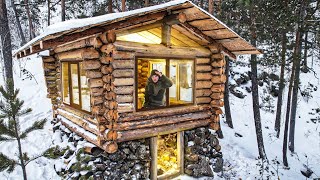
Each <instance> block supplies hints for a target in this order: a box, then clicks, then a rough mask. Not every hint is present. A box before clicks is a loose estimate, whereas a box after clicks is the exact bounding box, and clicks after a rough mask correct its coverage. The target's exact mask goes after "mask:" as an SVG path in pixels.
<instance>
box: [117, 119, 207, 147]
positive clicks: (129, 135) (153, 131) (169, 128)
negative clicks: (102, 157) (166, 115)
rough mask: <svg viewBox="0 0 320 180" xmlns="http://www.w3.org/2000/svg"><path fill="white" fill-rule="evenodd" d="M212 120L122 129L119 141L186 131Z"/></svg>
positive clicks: (205, 124)
mask: <svg viewBox="0 0 320 180" xmlns="http://www.w3.org/2000/svg"><path fill="white" fill-rule="evenodd" d="M210 122H211V120H210V119H203V120H196V121H188V122H184V123H179V124H170V125H165V126H159V127H154V128H145V129H136V130H130V131H122V132H121V131H120V132H119V136H118V139H117V142H123V141H131V140H134V139H143V138H147V137H153V136H157V135H163V134H170V133H174V132H180V131H185V130H189V129H194V128H197V127H202V126H207V125H209V123H210Z"/></svg>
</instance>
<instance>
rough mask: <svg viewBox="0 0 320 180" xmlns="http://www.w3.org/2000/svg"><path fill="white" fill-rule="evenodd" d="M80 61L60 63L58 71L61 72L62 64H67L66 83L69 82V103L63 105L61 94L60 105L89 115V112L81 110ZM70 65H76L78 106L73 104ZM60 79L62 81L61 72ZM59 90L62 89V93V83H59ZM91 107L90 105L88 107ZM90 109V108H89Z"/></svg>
mask: <svg viewBox="0 0 320 180" xmlns="http://www.w3.org/2000/svg"><path fill="white" fill-rule="evenodd" d="M81 62H82V61H61V69H60V71H61V72H62V71H63V69H62V67H63V65H62V63H67V64H68V82H69V84H68V88H69V102H70V104H67V103H65V102H64V97H63V94H62V103H63V104H64V105H66V106H70V107H72V108H74V109H77V110H79V111H82V112H84V113H87V114H91V112H90V111H86V110H84V109H82V108H81V107H82V96H81V78H80V63H81ZM71 64H76V65H77V74H78V87H79V104H75V103H74V102H73V92H72V79H71ZM60 76H61V77H60V79H61V80H62V79H63V77H62V76H63V72H62V73H61V75H60ZM60 85H61V89H62V91H63V81H61V84H60ZM90 106H91V105H90ZM90 108H91V107H90Z"/></svg>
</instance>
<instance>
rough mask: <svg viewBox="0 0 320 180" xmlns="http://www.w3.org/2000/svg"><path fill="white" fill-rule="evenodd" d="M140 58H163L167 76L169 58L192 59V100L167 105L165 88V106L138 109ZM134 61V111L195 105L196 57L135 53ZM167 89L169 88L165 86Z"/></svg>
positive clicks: (168, 100) (167, 95) (167, 98)
mask: <svg viewBox="0 0 320 180" xmlns="http://www.w3.org/2000/svg"><path fill="white" fill-rule="evenodd" d="M141 58H150V59H164V60H165V62H166V67H165V69H166V74H165V75H166V76H167V77H169V74H170V60H192V61H193V63H192V65H193V70H192V73H193V79H192V90H193V91H192V102H191V103H186V104H179V105H169V102H170V97H169V90H166V93H165V98H166V105H165V106H161V107H155V108H151V109H146V108H141V109H138V83H139V82H138V60H139V59H141ZM134 63H135V66H134V68H135V69H134V71H135V72H134V75H135V78H134V80H135V84H134V85H135V88H134V89H135V94H134V95H135V102H134V105H135V111H136V112H139V111H150V110H157V109H166V108H175V107H183V106H192V105H195V102H196V101H195V91H196V89H195V87H196V86H195V82H196V74H195V73H196V58H195V57H175V56H172V57H168V56H144V55H137V56H135V60H134ZM167 89H169V88H167Z"/></svg>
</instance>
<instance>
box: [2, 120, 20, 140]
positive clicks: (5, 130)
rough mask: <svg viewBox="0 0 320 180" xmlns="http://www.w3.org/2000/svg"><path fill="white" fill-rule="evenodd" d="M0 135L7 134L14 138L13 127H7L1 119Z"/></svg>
mask: <svg viewBox="0 0 320 180" xmlns="http://www.w3.org/2000/svg"><path fill="white" fill-rule="evenodd" d="M0 135H7V136H9V137H11V138H15V137H16V136H15V132H14V129H13V128H10V126H9V127H8V126H7V125H6V124H5V123H4V122H3V121H0Z"/></svg>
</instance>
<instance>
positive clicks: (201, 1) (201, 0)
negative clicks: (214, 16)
mask: <svg viewBox="0 0 320 180" xmlns="http://www.w3.org/2000/svg"><path fill="white" fill-rule="evenodd" d="M199 6H200V7H201V8H202V9H203V0H200V5H199Z"/></svg>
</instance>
